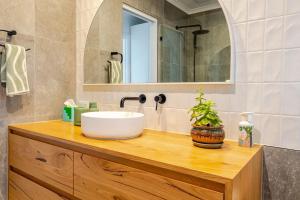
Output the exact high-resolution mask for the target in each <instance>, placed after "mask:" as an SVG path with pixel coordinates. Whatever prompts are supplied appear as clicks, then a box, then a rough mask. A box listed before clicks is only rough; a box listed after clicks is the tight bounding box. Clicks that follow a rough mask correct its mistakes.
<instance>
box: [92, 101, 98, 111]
mask: <svg viewBox="0 0 300 200" xmlns="http://www.w3.org/2000/svg"><path fill="white" fill-rule="evenodd" d="M90 112H99V108H98V105H97V102H90Z"/></svg>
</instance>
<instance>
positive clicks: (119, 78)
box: [109, 60, 123, 84]
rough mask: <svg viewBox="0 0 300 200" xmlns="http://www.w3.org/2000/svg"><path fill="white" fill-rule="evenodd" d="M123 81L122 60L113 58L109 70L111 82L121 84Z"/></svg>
mask: <svg viewBox="0 0 300 200" xmlns="http://www.w3.org/2000/svg"><path fill="white" fill-rule="evenodd" d="M122 82H123V66H122V63H121V62H120V61H115V60H111V61H110V70H109V83H112V84H119V83H122Z"/></svg>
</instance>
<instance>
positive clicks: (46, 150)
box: [9, 134, 73, 194]
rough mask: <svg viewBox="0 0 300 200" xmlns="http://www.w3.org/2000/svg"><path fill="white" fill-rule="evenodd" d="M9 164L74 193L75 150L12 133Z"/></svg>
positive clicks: (10, 136)
mask: <svg viewBox="0 0 300 200" xmlns="http://www.w3.org/2000/svg"><path fill="white" fill-rule="evenodd" d="M9 165H10V166H12V167H14V168H16V169H18V170H21V171H22V172H25V173H26V174H28V175H31V176H33V177H35V178H37V179H39V180H41V181H43V182H45V183H47V184H50V185H52V186H53V187H55V188H58V189H60V190H62V191H64V192H67V193H69V194H73V151H70V150H67V149H63V148H60V147H56V146H53V145H49V144H45V143H42V142H38V141H35V140H31V139H28V138H24V137H21V136H18V135H14V134H10V135H9Z"/></svg>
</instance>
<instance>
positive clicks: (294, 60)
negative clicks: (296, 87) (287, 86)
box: [283, 49, 300, 82]
mask: <svg viewBox="0 0 300 200" xmlns="http://www.w3.org/2000/svg"><path fill="white" fill-rule="evenodd" d="M299 63H300V49H289V50H285V51H284V75H283V80H284V81H288V82H291V81H300V70H299Z"/></svg>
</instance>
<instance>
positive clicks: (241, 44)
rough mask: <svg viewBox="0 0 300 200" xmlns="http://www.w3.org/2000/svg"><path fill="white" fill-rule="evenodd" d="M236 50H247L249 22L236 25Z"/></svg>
mask: <svg viewBox="0 0 300 200" xmlns="http://www.w3.org/2000/svg"><path fill="white" fill-rule="evenodd" d="M234 28H235V43H236V51H237V52H244V51H246V50H247V24H245V23H243V24H237V25H235V27H234Z"/></svg>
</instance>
